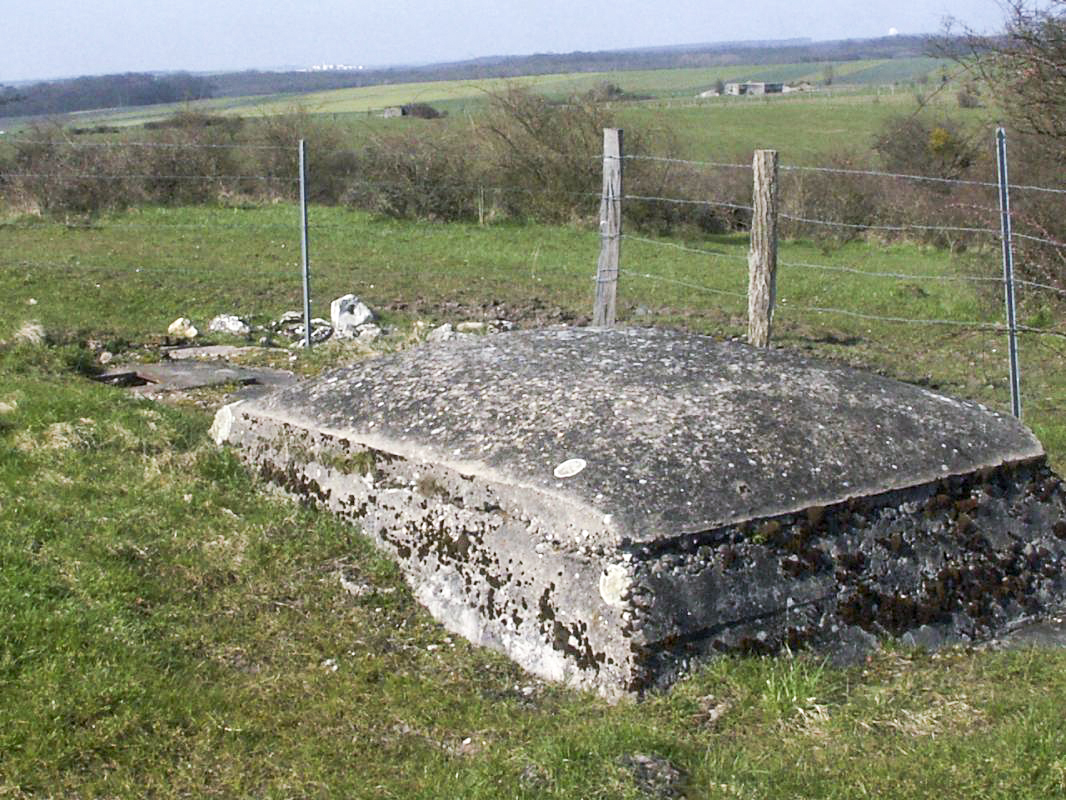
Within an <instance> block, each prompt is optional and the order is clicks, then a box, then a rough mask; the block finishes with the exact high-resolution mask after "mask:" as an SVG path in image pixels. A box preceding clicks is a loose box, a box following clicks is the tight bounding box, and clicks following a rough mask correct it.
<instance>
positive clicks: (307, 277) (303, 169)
mask: <svg viewBox="0 0 1066 800" xmlns="http://www.w3.org/2000/svg"><path fill="white" fill-rule="evenodd" d="M300 252H301V255H302V264H303V276H304V347H307V348H308V349H310V347H311V260H310V254H309V253H308V249H307V143H306V142H305V141H304V140H303V139H301V140H300Z"/></svg>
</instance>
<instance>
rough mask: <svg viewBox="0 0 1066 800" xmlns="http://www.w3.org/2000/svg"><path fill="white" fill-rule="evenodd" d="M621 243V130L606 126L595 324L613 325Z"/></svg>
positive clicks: (604, 133) (598, 325) (593, 315)
mask: <svg viewBox="0 0 1066 800" xmlns="http://www.w3.org/2000/svg"><path fill="white" fill-rule="evenodd" d="M621 245H622V130H621V128H604V129H603V196H602V197H601V199H600V261H599V265H598V267H597V269H596V303H595V305H594V306H593V309H592V324H593V325H594V326H596V327H598V328H610V327H611V326H613V325H614V316H615V297H616V295H617V293H618V263H619V257H620V254H621Z"/></svg>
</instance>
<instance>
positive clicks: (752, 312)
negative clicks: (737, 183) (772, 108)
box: [748, 150, 777, 347]
mask: <svg viewBox="0 0 1066 800" xmlns="http://www.w3.org/2000/svg"><path fill="white" fill-rule="evenodd" d="M752 172H753V173H754V176H755V190H754V196H753V202H752V214H751V249H750V250H749V251H748V343H749V344H752V345H754V346H755V347H769V346H770V327H771V324H772V323H773V319H774V301H775V300H776V298H777V151H776V150H756V151H755V158H754V159H753V160H752Z"/></svg>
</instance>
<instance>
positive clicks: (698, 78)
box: [9, 58, 948, 127]
mask: <svg viewBox="0 0 1066 800" xmlns="http://www.w3.org/2000/svg"><path fill="white" fill-rule="evenodd" d="M947 63H948V62H945V61H943V60H940V59H932V58H908V59H891V60H861V61H844V62H810V63H802V64H780V65H774V66H766V65H758V64H734V65H723V66H717V67H701V68H691V69H662V70H635V71H612V72H588V73H564V74H558V75H533V76H526V77H521V78H515V79H504V78H487V79H484V80H461V81H430V82H422V83H404V84H394V85H382V86H369V87H363V88H356V89H337V90H332V91H325V92H312V93H306V94H284V95H269V96H259V97H237V98H218V99H213V100H204V101H197V102H194V103H189V104H169V105H160V106H150V107H145V108H137V109H124V110H117V111H107V112H85V113H80V114H75V115H71V120H72V121H76V122H73V124H85V125H87V124H90V123H91V124H107V125H118V126H137V125H142V124H144V123H145V122H148V121H152V120H157V119H162V118H164V117H166V116H168V115H170V114H173V113H174V112H175V111H179V110H183V109H197V110H210V111H217V112H222V113H227V114H242V115H248V116H253V117H255V116H263V115H271V114H279V113H285V112H287V111H289V110H291V109H292V108H293V107H295V106H299V107H301V108H303V109H306V110H307V111H309V112H311V113H318V114H367V113H373V112H376V111H380V110H381V109H384V108H387V107H390V106H397V105H404V104H406V103H430V104H435V105H440V104H445V105H446V107H448V108H449V109H450V110H453V111H455V110H462V109H464V108H466V107H468V106H469V107H471V108H477V107H479V106H481V105H482V104H483V102H484V100H485V98H486V96H487V95H488V93H490V92H494V91H498V90H499V89H501V88H503V87H504V86H506V85H507V84H508V83H518V84H521V85H524V86H529V87H531V88H533V89H534V90H536V91H538V92H541V93H543V94H546V95H549V96H551V97H556V98H563V97H566V96H567V95H570V94H573V93H575V92H583V91H587V90H589V89H591V88H593V87H594V86H597V85H599V84H602V83H604V82H611V83H615V84H617V85H619V86H621V87H622V89H624V90H625V91H626V92H629V93H631V94H642V95H650V96H652V97H655V98H678V97H695V96H696V95H698V94H699V93H700V92H703V91H706V90H707V89H711V88H713V87H714V85H715V82H716V81H718V80H722V81H726V82H729V81H744V80H761V81H783V82H798V81H810V82H811V83H821V82H822V81H823V79H824V77H825V74H826V68H827V67H831V68H832V72H833V81H834V83H835V84H836V85H847V86H850V87H856V86H862V85H873V84H879V83H884V84H891V83H907V82H912V81H916V80H919V79H921V78H922V77H923V76H928V75H930V74H931V73H933V72H934V71H936V70H937V69H939V68H941V67H943V66H944V65H945V64H947ZM9 127H10V126H9Z"/></svg>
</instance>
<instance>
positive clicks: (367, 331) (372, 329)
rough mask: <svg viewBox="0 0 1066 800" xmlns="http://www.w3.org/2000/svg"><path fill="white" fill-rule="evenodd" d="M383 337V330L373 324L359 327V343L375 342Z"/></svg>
mask: <svg viewBox="0 0 1066 800" xmlns="http://www.w3.org/2000/svg"><path fill="white" fill-rule="evenodd" d="M380 336H381V328H379V327H378V326H377V325H374V324H373V323H371V324H367V325H360V326H359V341H361V342H373V341H375V340H376V339H377V338H378V337H380Z"/></svg>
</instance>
